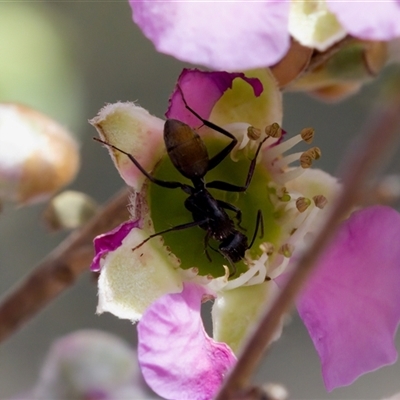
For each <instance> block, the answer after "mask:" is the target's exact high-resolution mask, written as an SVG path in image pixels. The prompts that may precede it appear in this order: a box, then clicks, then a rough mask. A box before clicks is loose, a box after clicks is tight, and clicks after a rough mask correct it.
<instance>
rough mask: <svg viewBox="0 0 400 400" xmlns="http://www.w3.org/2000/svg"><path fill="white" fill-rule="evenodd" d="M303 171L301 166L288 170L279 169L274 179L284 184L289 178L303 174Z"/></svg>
mask: <svg viewBox="0 0 400 400" xmlns="http://www.w3.org/2000/svg"><path fill="white" fill-rule="evenodd" d="M303 172H304V169H303V168H301V167H297V168H292V169H290V170H288V171H281V173H280V174H277V175H276V176H275V177H274V179H275V181H276V182H277V183H280V184H282V185H284V184H286V183H287V182H290V181H291V180H293V179H296V178H298V177H299V176H300V175H302V174H303Z"/></svg>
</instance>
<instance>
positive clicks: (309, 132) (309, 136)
mask: <svg viewBox="0 0 400 400" xmlns="http://www.w3.org/2000/svg"><path fill="white" fill-rule="evenodd" d="M314 132H315V131H314V128H304V129H302V130H301V132H300V136H301V138H302V139H303V140H304V141H305V142H306V143H307V144H310V143H311V142H312V141H313V139H314Z"/></svg>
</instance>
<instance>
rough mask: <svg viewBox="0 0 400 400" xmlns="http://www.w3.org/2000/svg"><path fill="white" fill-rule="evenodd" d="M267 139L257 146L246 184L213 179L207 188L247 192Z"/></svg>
mask: <svg viewBox="0 0 400 400" xmlns="http://www.w3.org/2000/svg"><path fill="white" fill-rule="evenodd" d="M266 140H267V138H265V139H264V140H263V141H262V142H260V144H259V145H258V147H257V151H256V154H255V156H254V158H253V159H252V160H251V163H250V167H249V172H248V174H247V178H246V183H245V184H244V186H238V185H233V184H232V183H228V182H224V181H212V182H209V183H206V188H213V189H219V190H225V191H227V192H245V191H246V190H247V188H248V187H249V185H250V182H251V179H252V178H253V174H254V170H255V168H256V162H257V157H258V154H259V153H260V150H261V146H262V145H263V143H264V142H265V141H266Z"/></svg>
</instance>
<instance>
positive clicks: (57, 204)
mask: <svg viewBox="0 0 400 400" xmlns="http://www.w3.org/2000/svg"><path fill="white" fill-rule="evenodd" d="M96 209H97V204H96V202H95V201H94V200H93V199H92V198H91V197H89V196H88V195H86V194H85V193H81V192H76V191H72V190H67V191H65V192H62V193H60V194H58V195H57V196H55V197H54V198H53V199H52V200H51V201H50V203H49V204H48V205H47V207H46V209H45V211H44V213H43V218H44V220H45V222H46V224H47V225H48V227H49V228H50V229H51V230H54V231H55V230H59V229H75V228H78V227H80V226H83V225H84V224H85V223H86V222H87V221H89V219H90V218H92V216H93V215H94V214H95V212H96Z"/></svg>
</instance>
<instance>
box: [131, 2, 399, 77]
mask: <svg viewBox="0 0 400 400" xmlns="http://www.w3.org/2000/svg"><path fill="white" fill-rule="evenodd" d="M130 5H131V7H132V10H133V20H134V21H135V22H136V23H137V24H138V25H139V27H140V28H141V29H142V31H143V33H144V34H145V35H146V36H147V37H148V38H149V39H150V40H151V41H152V42H153V44H154V45H155V47H156V49H157V50H158V51H160V52H162V53H166V54H170V55H172V56H174V57H176V58H178V59H180V60H182V61H187V62H191V63H193V64H201V65H204V66H207V67H210V68H213V69H217V70H218V69H222V70H247V69H252V68H259V67H266V66H271V65H274V64H276V63H277V62H278V61H279V60H280V59H282V57H283V56H284V55H285V54H286V52H287V50H288V49H289V45H290V35H292V36H293V37H294V38H295V39H297V40H298V41H299V42H300V43H302V44H303V45H305V46H307V47H312V48H317V49H318V50H321V51H323V50H326V48H327V47H329V46H330V45H332V44H333V43H334V42H336V41H338V40H340V39H342V38H343V37H344V36H346V34H350V35H353V36H355V37H357V38H360V39H366V40H382V41H388V40H391V39H393V38H395V37H398V36H400V24H399V23H398V21H399V20H400V4H399V2H398V1H396V0H389V1H385V2H368V1H361V2H339V1H334V0H326V1H325V0H320V1H316V2H309V1H296V2H292V3H291V2H290V1H282V0H281V1H280V0H265V1H259V2H251V4H249V3H248V2H196V1H178V2H177V1H162V2H159V1H147V0H130Z"/></svg>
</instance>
